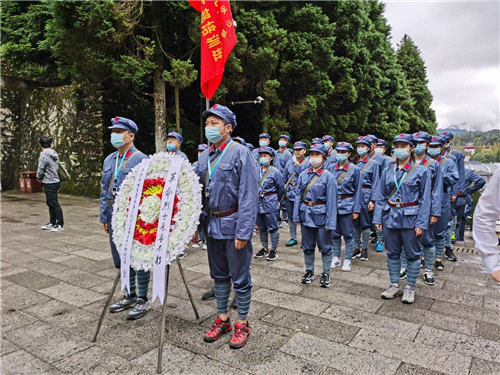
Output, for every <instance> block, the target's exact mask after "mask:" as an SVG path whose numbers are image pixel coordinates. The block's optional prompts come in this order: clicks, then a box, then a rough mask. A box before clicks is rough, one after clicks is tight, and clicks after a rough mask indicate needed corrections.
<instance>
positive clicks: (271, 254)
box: [267, 250, 278, 261]
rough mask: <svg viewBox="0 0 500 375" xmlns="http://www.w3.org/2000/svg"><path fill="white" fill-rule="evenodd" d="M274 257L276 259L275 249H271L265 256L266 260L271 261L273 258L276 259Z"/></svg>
mask: <svg viewBox="0 0 500 375" xmlns="http://www.w3.org/2000/svg"><path fill="white" fill-rule="evenodd" d="M276 259H278V253H277V252H276V250H271V251H270V252H269V255H268V256H267V260H269V261H273V260H276Z"/></svg>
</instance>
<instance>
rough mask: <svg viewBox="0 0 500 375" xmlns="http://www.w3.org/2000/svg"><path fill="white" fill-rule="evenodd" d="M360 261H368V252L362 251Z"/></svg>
mask: <svg viewBox="0 0 500 375" xmlns="http://www.w3.org/2000/svg"><path fill="white" fill-rule="evenodd" d="M359 259H360V260H368V250H366V249H363V250H361V256H360V257H359Z"/></svg>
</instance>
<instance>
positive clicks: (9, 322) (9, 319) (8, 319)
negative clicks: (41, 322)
mask: <svg viewBox="0 0 500 375" xmlns="http://www.w3.org/2000/svg"><path fill="white" fill-rule="evenodd" d="M36 321H37V319H36V318H35V317H33V316H31V315H30V314H26V313H24V312H22V311H21V310H17V309H14V308H4V309H3V311H2V319H1V320H0V324H1V326H2V332H4V333H5V332H9V331H11V330H13V329H17V328H20V327H24V326H27V325H30V324H33V323H35V322H36Z"/></svg>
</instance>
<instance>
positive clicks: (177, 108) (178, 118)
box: [174, 87, 181, 134]
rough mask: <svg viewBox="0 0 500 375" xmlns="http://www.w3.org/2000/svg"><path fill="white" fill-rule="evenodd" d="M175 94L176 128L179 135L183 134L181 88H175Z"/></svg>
mask: <svg viewBox="0 0 500 375" xmlns="http://www.w3.org/2000/svg"><path fill="white" fill-rule="evenodd" d="M174 94H175V126H176V129H177V133H179V134H181V108H180V106H179V88H178V87H174Z"/></svg>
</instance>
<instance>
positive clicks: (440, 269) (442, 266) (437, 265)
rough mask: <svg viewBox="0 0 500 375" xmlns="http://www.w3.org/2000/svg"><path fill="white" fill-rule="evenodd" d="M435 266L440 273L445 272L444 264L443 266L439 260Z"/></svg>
mask: <svg viewBox="0 0 500 375" xmlns="http://www.w3.org/2000/svg"><path fill="white" fill-rule="evenodd" d="M435 265H436V269H437V270H438V271H443V270H444V264H443V262H440V261H439V260H436V264H435Z"/></svg>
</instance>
